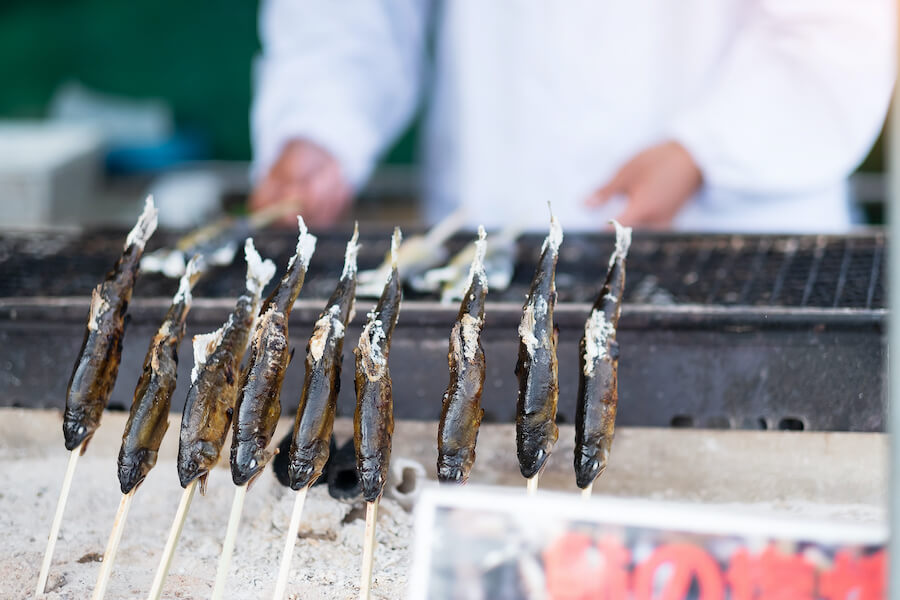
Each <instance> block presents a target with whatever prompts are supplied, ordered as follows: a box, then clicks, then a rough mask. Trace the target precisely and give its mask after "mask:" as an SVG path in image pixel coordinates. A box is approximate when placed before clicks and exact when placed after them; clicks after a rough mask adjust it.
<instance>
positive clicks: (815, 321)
mask: <svg viewBox="0 0 900 600" xmlns="http://www.w3.org/2000/svg"><path fill="white" fill-rule="evenodd" d="M317 234H318V235H319V244H318V249H317V252H316V255H315V256H314V258H313V260H312V264H311V266H310V272H309V274H308V277H307V283H306V284H305V287H304V289H303V291H302V292H301V300H300V301H299V302H298V305H297V308H296V309H295V311H294V313H293V314H292V317H291V341H292V344H293V345H294V346H295V347H297V348H298V349H299V350H300V354H299V356H302V350H303V348H304V347H305V344H306V340H307V338H308V336H309V334H310V332H311V330H312V326H313V323H314V321H315V318H316V316H317V314H318V312H319V311H320V310H321V309H322V306H323V305H324V299H325V298H327V297H328V296H329V295H330V293H331V291H332V289H333V287H334V285H335V283H336V280H337V278H338V276H339V274H340V269H341V263H342V259H343V251H344V244H345V243H346V240H347V238H348V237H349V231H328V232H325V233H318V232H317ZM124 237H125V234H124V232H122V231H92V232H60V231H56V232H5V233H3V234H2V235H0V385H2V389H3V390H4V393H3V395H2V396H0V404H2V405H13V406H28V407H55V408H61V407H62V406H63V403H64V397H65V389H66V383H67V380H68V377H69V374H70V371H71V368H72V364H73V362H74V360H75V357H76V355H77V352H78V349H79V347H80V344H81V340H82V335H83V330H84V322H85V319H86V315H87V309H88V304H89V296H90V290H91V288H92V287H93V286H94V285H96V283H97V282H98V281H99V280H100V279H101V277H102V276H103V274H104V273H105V271H106V270H107V269H108V268H109V267H110V266H111V265H112V263H113V262H114V261H115V259H116V257H117V256H118V254H119V252H120V249H121V243H122V240H123V239H124ZM362 237H363V239H362V243H363V247H362V251H361V254H360V267H361V268H363V269H364V268H371V267H374V266H376V265H377V264H378V263H379V262H380V261H381V259H382V257H383V256H384V254H385V252H386V251H387V247H388V239H389V231H387V230H383V231H366V232H364V235H363V236H362ZM176 238H177V235H176V234H173V233H168V234H166V233H160V234H157V236H156V237H154V239H153V240H152V241H151V244H150V246H149V248H148V250H152V249H154V248H157V247H160V246H162V245H172V244H173V243H174V241H175V239H176ZM471 238H472V235H471V234H463V235H458V236H456V237H454V238H452V239H451V240H449V241H448V244H447V245H448V248H449V249H450V250H451V251H455V250H458V249H460V248H461V247H462V246H463V245H464V244H465V243H467V242H468V241H469V240H470V239H471ZM542 239H543V238H542V236H539V235H526V236H523V237H522V238H521V239H520V241H519V251H518V259H517V265H516V269H515V273H514V277H513V282H512V285H511V286H510V288H509V289H508V290H506V291H505V292H491V293H490V294H489V296H488V299H489V304H488V307H487V322H486V326H485V330H484V336H483V342H484V346H485V353H486V357H487V363H488V379H487V383H486V385H485V392H484V397H483V406H484V408H485V419H486V420H487V421H489V422H490V421H495V422H508V421H511V420H512V419H513V417H514V410H515V398H516V387H517V383H516V379H515V376H514V375H513V367H514V365H515V360H516V352H517V344H518V341H517V334H516V328H517V326H518V321H519V317H520V314H521V305H522V301H523V299H524V296H525V292H526V290H527V288H528V285H529V283H530V279H531V276H532V274H533V269H534V266H535V264H536V262H537V257H538V253H539V251H540V245H541V242H542ZM256 243H257V244H256V245H257V247H258V248H259V249H260V251H261V253H262V254H263V255H264V256H268V257H272V258H274V259H275V260H276V261H277V264H278V265H279V268H280V269H283V267H284V265H285V263H286V262H287V260H288V257H289V255H290V253H291V252H292V251H293V249H294V244H295V234H294V232H291V231H271V232H264V233H262V234H260V235H258V236H257V237H256ZM885 244H886V240H885V236H884V234H883V233H882V232H881V231H879V230H875V231H867V232H864V233H859V234H853V235H848V236H763V235H703V236H690V235H684V234H662V233H660V234H650V233H637V234H635V236H634V242H633V245H632V248H631V252H630V254H629V258H628V285H627V292H626V297H625V306H624V310H623V315H622V320H621V322H620V334H619V341H620V345H621V357H622V358H621V362H620V368H619V387H620V405H619V417H618V422H619V423H620V424H622V425H632V426H661V427H668V426H674V427H713V428H742V429H777V428H780V429H805V430H824V431H883V430H884V425H885V374H884V369H883V362H884V357H885V352H886V340H885V328H886V325H885V319H886V310H885V297H884V258H885V250H886V248H885ZM612 247H613V238H612V236H611V235H609V234H569V235H567V236H566V238H565V241H564V243H563V247H562V250H561V256H560V262H559V266H558V275H557V283H558V288H559V304H558V307H557V318H556V320H557V323H558V325H559V328H560V350H559V358H560V400H559V420H560V421H561V422H571V420H572V418H573V417H574V414H575V393H576V389H577V383H578V379H577V345H578V340H579V338H580V336H581V330H582V327H583V324H584V320H585V318H586V316H587V314H588V312H589V305H590V303H591V302H592V300H593V297H594V295H595V294H596V293H597V291H598V290H599V287H600V285H601V283H602V278H603V275H604V273H605V270H606V263H607V260H608V257H609V254H610V252H611V251H612ZM243 275H244V266H243V261H240V260H239V261H236V263H235V264H234V265H232V266H230V267H226V268H221V269H217V270H216V271H214V272H213V273H212V274H211V275H209V276H207V278H206V279H205V280H203V281H201V283H200V284H198V286H197V288H196V290H195V297H196V298H197V301H196V302H195V306H194V308H193V310H192V313H191V315H190V317H189V319H188V336H186V339H185V342H184V345H183V346H182V348H181V356H182V357H183V360H182V361H181V364H180V365H179V377H180V379H179V381H180V384H179V389H178V390H177V391H176V393H175V397H174V398H173V410H180V409H181V407H182V405H183V402H184V397H185V394H186V387H187V386H186V383H185V382H187V381H188V374H189V372H190V368H191V362H192V361H191V358H190V357H191V352H190V346H189V338H190V336H191V335H194V334H197V333H202V332H207V331H210V330H212V329H214V328H216V327H218V326H219V325H220V324H221V322H222V320H223V319H224V318H225V317H226V315H227V314H228V311H229V310H230V309H231V307H232V304H233V299H234V297H235V296H236V294H238V293H239V292H240V291H241V289H242V287H243ZM176 285H177V282H176V281H174V280H170V279H165V278H163V277H162V276H159V275H151V274H147V275H142V276H141V277H140V278H139V280H138V284H137V286H136V288H135V295H134V300H133V302H132V305H131V308H130V313H131V315H132V323H131V326H130V328H129V330H128V332H127V334H126V338H125V350H124V353H123V358H122V366H121V370H120V375H119V380H118V383H117V385H116V388H115V390H114V392H113V395H112V399H111V402H110V407H111V408H112V409H119V410H127V407H128V406H129V405H130V403H131V396H132V392H133V389H134V384H135V382H136V381H137V377H138V374H139V372H140V368H141V362H142V360H143V356H144V353H145V351H146V347H147V343H148V340H149V338H150V336H151V335H152V333H153V332H154V331H155V329H156V327H157V326H158V324H159V321H160V319H161V318H162V315H163V313H164V312H165V310H166V308H167V306H168V302H169V298H170V297H171V295H172V294H173V293H174V291H175V288H176ZM369 306H370V303H368V302H365V301H361V302H360V303H359V305H358V310H357V316H356V318H355V320H354V321H353V323H352V325H351V328H350V331H349V334H348V338H347V339H348V342H347V344H346V347H345V358H347V360H346V362H345V367H350V368H345V369H344V375H343V383H344V386H343V390H344V391H343V392H342V394H341V397H340V400H339V412H340V413H341V414H343V415H350V414H352V410H353V402H354V399H353V394H352V392H351V390H352V389H353V386H352V372H351V371H352V367H351V365H352V362H351V360H350V358H349V357H350V354H349V353H350V351H351V348H352V347H353V346H354V345H355V340H356V338H357V336H358V334H359V330H360V327H361V325H362V323H363V321H364V315H365V311H366V310H367V309H368V307H369ZM455 314H456V309H455V308H454V307H452V306H444V305H440V304H439V303H438V302H437V298H436V297H434V296H429V295H423V294H414V293H408V294H407V296H406V300H405V302H404V306H403V310H402V312H401V317H400V323H399V326H398V328H397V330H396V334H395V339H394V343H393V346H392V351H391V364H392V376H393V378H394V390H395V412H396V415H397V417H398V418H407V419H436V418H437V416H438V415H439V413H440V402H441V396H442V394H443V391H444V387H445V386H446V382H447V378H448V375H447V337H448V333H449V330H450V327H451V325H452V323H453V320H454V318H455ZM295 362H296V363H297V364H294V365H292V366H291V367H290V368H289V370H288V374H287V377H286V379H285V385H284V388H283V392H282V406H283V407H284V411H285V413H286V414H288V413H291V412H293V411H294V409H295V408H296V404H297V400H298V398H299V394H300V389H301V384H302V379H303V367H302V362H300V361H295Z"/></svg>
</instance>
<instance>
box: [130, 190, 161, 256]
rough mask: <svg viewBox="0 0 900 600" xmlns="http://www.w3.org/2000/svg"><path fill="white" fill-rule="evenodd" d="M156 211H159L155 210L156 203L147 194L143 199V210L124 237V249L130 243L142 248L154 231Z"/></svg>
mask: <svg viewBox="0 0 900 600" xmlns="http://www.w3.org/2000/svg"><path fill="white" fill-rule="evenodd" d="M158 213H159V211H157V210H156V205H155V204H154V203H153V196H147V199H146V200H145V201H144V211H143V212H142V213H141V216H140V217H138V221H137V223H136V224H135V226H134V228H132V230H131V231H130V232H129V233H128V237H127V238H126V239H125V249H126V250H127V249H128V248H129V247H131V246H132V245H135V246H137V247H138V248H141V249H143V248H144V246H145V245H146V244H147V240H149V239H150V236H151V235H153V232H154V231H156V225H157V222H158V221H157V215H158Z"/></svg>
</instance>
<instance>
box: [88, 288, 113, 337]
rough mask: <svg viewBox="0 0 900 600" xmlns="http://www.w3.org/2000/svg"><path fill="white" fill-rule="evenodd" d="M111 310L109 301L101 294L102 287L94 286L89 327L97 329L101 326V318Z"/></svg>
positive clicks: (92, 329) (93, 329)
mask: <svg viewBox="0 0 900 600" xmlns="http://www.w3.org/2000/svg"><path fill="white" fill-rule="evenodd" d="M107 310H109V302H107V301H106V299H105V298H103V296H101V295H100V288H99V287H96V288H94V291H93V292H92V293H91V310H90V315H89V316H88V329H90V330H91V331H97V329H99V328H100V318H101V317H102V316H103V313H105V312H106V311H107Z"/></svg>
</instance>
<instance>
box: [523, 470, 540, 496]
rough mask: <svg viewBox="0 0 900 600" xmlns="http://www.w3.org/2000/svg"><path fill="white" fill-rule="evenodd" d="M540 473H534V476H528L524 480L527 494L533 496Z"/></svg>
mask: <svg viewBox="0 0 900 600" xmlns="http://www.w3.org/2000/svg"><path fill="white" fill-rule="evenodd" d="M540 476H541V474H540V473H535V475H534V477H530V478H528V479H526V480H525V482H526V483H525V489H526V490H527V491H528V495H529V496H533V495H534V494H535V492H537V489H538V479H539V478H540Z"/></svg>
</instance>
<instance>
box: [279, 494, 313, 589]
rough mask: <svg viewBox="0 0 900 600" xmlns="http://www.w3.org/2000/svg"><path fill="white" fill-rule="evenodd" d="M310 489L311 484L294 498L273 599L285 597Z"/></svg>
mask: <svg viewBox="0 0 900 600" xmlns="http://www.w3.org/2000/svg"><path fill="white" fill-rule="evenodd" d="M308 491H309V486H306V487H305V488H303V489H302V490H299V491H298V492H297V495H296V497H295V498H294V511H293V512H292V513H291V523H290V525H288V530H287V537H286V538H285V540H284V552H283V553H282V554H281V566H280V567H279V568H278V581H276V582H275V594H274V595H273V596H272V599H273V600H281V599H282V598H284V592H285V590H286V589H287V580H288V573H290V571H291V560H292V559H293V558H294V546H295V545H296V544H297V531H298V530H299V529H300V517H301V516H302V515H303V504H304V503H305V502H306V493H307V492H308Z"/></svg>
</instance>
